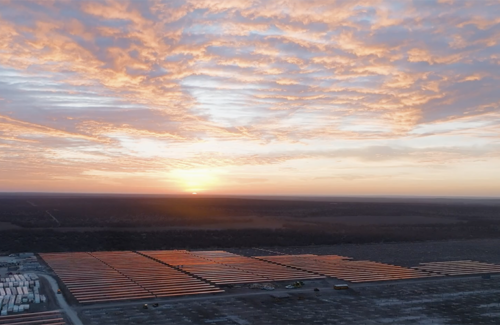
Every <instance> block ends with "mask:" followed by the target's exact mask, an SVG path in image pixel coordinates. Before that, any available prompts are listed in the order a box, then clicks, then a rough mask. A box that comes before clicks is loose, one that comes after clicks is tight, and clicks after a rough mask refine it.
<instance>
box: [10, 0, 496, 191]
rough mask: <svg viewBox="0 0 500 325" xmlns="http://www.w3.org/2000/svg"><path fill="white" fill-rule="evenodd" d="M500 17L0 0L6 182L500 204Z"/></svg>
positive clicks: (283, 4) (371, 7)
mask: <svg viewBox="0 0 500 325" xmlns="http://www.w3.org/2000/svg"><path fill="white" fill-rule="evenodd" d="M499 17H500V2H499V1H497V0H493V1H488V0H483V1H453V0H436V1H404V2H395V1H389V0H386V1H383V0H377V1H363V0H345V1H340V0H338V1H325V0H314V1H311V0H307V1H306V0H303V1H292V0H283V1H253V0H234V1H218V0H213V1H212V0H186V1H181V0H172V1H159V0H158V1H156V0H151V1H124V0H123V1H121V0H120V1H118V0H116V1H90V0H89V1H63V0H52V1H48V0H47V1H46V0H40V1H24V0H12V1H8V0H0V40H1V41H0V191H13V192H18V191H21V192H22V191H27V192H90V193H92V192H95V193H103V192H110V193H158V194H162V193H164V194H180V193H192V192H196V193H198V194H231V195H242V194H249V195H312V196H314V195H318V196H322V195H381V196H383V195H416V196H433V195H436V196H455V195H456V196H484V197H491V196H500V168H499V166H500V109H499V107H500V91H499V79H500V73H499V72H500V18H499Z"/></svg>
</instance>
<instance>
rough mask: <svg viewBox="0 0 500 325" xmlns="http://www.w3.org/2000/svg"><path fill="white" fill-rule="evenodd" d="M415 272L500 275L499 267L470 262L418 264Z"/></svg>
mask: <svg viewBox="0 0 500 325" xmlns="http://www.w3.org/2000/svg"><path fill="white" fill-rule="evenodd" d="M414 269H416V270H423V271H427V272H435V273H439V274H444V275H468V274H481V273H500V265H496V264H489V263H482V262H476V261H471V260H464V261H448V262H431V263H420V265H419V266H416V267H414Z"/></svg>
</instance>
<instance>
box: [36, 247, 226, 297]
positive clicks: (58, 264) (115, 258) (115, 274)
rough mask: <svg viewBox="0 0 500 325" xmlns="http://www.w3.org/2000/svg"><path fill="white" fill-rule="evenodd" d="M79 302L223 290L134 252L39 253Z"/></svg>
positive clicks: (206, 292)
mask: <svg viewBox="0 0 500 325" xmlns="http://www.w3.org/2000/svg"><path fill="white" fill-rule="evenodd" d="M40 256H41V257H42V258H43V259H44V260H45V261H46V262H47V264H48V265H49V266H50V267H51V268H52V269H53V270H54V272H56V274H57V275H58V276H59V278H60V279H61V280H62V281H63V283H64V284H65V285H66V287H67V288H68V290H69V291H70V293H71V294H72V295H73V296H74V297H75V299H76V300H77V301H78V302H80V303H96V302H106V301H117V300H133V299H145V298H154V297H168V296H181V295H195V294H208V293H218V292H223V290H221V289H219V288H216V287H214V286H213V285H211V284H209V283H207V282H204V281H202V280H200V279H196V278H194V277H192V276H190V275H188V274H186V273H183V272H180V271H179V270H175V269H173V268H171V267H168V266H165V265H163V264H161V263H157V262H155V261H153V260H152V259H149V258H147V257H144V256H142V255H139V254H137V253H134V252H130V251H128V252H97V253H57V254H40Z"/></svg>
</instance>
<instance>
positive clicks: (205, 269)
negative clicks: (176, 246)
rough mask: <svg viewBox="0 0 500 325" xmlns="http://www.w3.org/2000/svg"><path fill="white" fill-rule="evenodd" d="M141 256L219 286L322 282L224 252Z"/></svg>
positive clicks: (286, 269) (295, 270)
mask: <svg viewBox="0 0 500 325" xmlns="http://www.w3.org/2000/svg"><path fill="white" fill-rule="evenodd" d="M141 253H143V254H145V255H148V256H150V257H152V258H154V259H156V260H158V261H161V262H163V263H166V264H168V265H171V266H174V267H177V268H179V269H182V270H183V271H186V272H189V273H191V274H194V275H195V276H198V277H201V278H203V279H206V280H208V281H210V282H212V283H215V284H219V285H224V284H237V283H253V282H268V281H281V280H298V279H314V278H322V276H318V275H317V274H312V273H309V272H304V271H302V270H297V269H293V268H289V267H284V266H281V265H276V264H271V263H267V262H263V261H260V260H257V259H253V258H249V257H244V256H240V255H236V254H232V253H229V252H225V251H196V252H188V251H150V252H141Z"/></svg>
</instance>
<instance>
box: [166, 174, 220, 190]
mask: <svg viewBox="0 0 500 325" xmlns="http://www.w3.org/2000/svg"><path fill="white" fill-rule="evenodd" d="M171 176H173V177H174V178H175V179H176V183H178V185H179V187H181V188H182V189H183V191H184V192H188V193H191V195H198V194H199V193H200V192H205V191H207V190H210V189H211V188H213V187H214V186H215V185H216V183H217V178H216V177H215V176H214V175H213V173H212V172H211V171H210V170H207V169H187V170H186V169H177V170H174V171H172V172H171Z"/></svg>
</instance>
